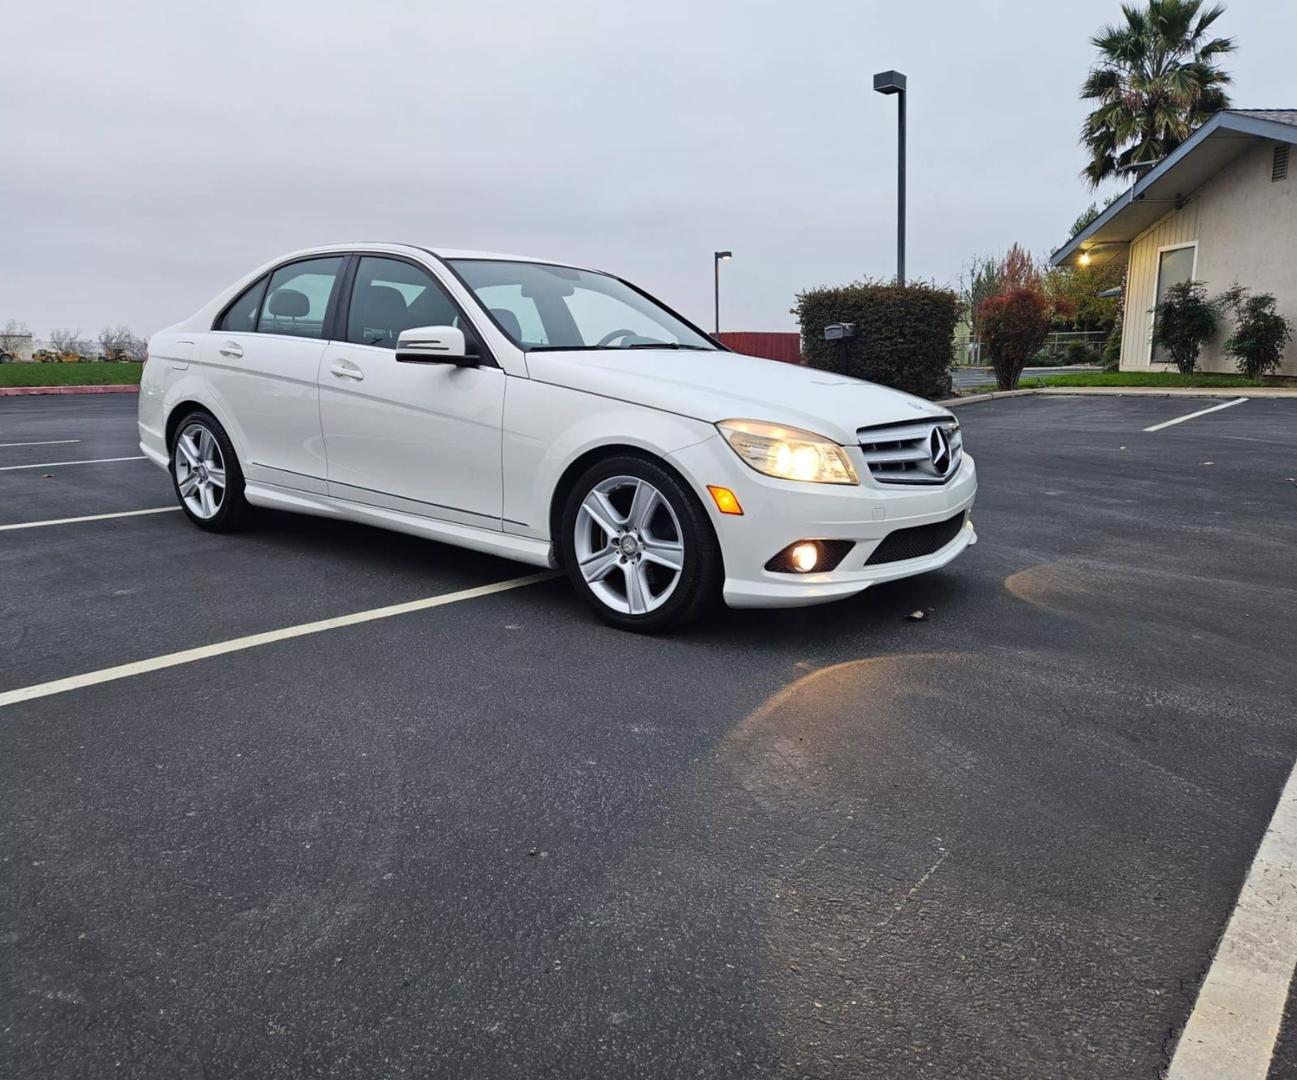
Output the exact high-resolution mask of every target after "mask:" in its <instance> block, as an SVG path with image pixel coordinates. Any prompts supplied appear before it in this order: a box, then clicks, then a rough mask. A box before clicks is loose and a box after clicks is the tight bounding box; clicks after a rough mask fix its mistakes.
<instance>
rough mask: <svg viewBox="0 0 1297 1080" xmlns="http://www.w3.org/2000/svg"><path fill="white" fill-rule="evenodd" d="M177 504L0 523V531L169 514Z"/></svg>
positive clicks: (175, 508) (177, 508) (176, 508)
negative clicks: (112, 512)
mask: <svg viewBox="0 0 1297 1080" xmlns="http://www.w3.org/2000/svg"><path fill="white" fill-rule="evenodd" d="M179 509H180V507H178V506H155V507H154V508H153V509H152V510H120V511H118V512H117V513H115V514H87V515H86V516H85V517H71V518H53V519H51V520H50V521H21V522H19V523H18V524H16V525H0V532H9V531H10V530H11V529H43V528H45V526H46V525H76V524H78V523H79V522H82V521H109V520H111V519H112V518H127V517H142V516H143V515H145V514H170V513H171V512H172V511H174V510H179Z"/></svg>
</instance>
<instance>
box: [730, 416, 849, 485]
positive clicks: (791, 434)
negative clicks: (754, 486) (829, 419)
mask: <svg viewBox="0 0 1297 1080" xmlns="http://www.w3.org/2000/svg"><path fill="white" fill-rule="evenodd" d="M716 426H717V427H718V428H720V432H721V434H722V435H724V436H725V440H726V442H728V443H729V444H730V446H731V447H732V448H733V449H734V452H735V453H736V454H738V456H739V457H741V458H742V459H743V460H744V461H745V462H747V464H748V465H750V466H751V467H752V468H754V469H756V471H757V472H759V473H765V474H766V475H767V476H774V477H777V478H778V479H780V480H806V481H808V482H810V483H813V484H858V483H860V479H859V477H857V476H856V470H855V469H853V468H852V467H851V461H850V459H849V458H848V457H847V454H846V451H845V450H843V449H842V447H840V446H839V445H838V444H837V443H835V442H833V441H832V440H831V439H826V438H824V436H822V435H816V434H814V433H813V432H810V431H799V430H798V429H797V428H786V427H780V426H779V425H778V424H766V423H763V422H762V421H760V420H722V421H721V422H720V423H719V424H717V425H716Z"/></svg>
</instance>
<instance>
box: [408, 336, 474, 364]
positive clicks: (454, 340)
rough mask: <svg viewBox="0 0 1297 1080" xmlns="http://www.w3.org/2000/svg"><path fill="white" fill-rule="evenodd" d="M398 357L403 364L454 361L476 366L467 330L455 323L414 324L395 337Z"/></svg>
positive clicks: (451, 362) (454, 362)
mask: <svg viewBox="0 0 1297 1080" xmlns="http://www.w3.org/2000/svg"><path fill="white" fill-rule="evenodd" d="M396 360H397V363H400V364H454V365H455V366H456V367H477V366H478V364H479V363H480V362H481V361H480V359H479V358H478V357H477V356H470V355H469V352H468V343H467V342H466V341H465V339H464V331H463V330H459V329H457V328H456V327H453V326H413V327H411V328H410V329H409V330H402V331H401V333H400V336H399V337H397V339H396Z"/></svg>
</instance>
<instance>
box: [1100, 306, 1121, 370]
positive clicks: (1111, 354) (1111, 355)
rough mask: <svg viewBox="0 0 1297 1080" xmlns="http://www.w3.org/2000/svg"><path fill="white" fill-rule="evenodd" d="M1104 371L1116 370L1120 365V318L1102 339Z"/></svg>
mask: <svg viewBox="0 0 1297 1080" xmlns="http://www.w3.org/2000/svg"><path fill="white" fill-rule="evenodd" d="M1101 359H1102V361H1103V370H1104V371H1117V370H1118V369H1119V368H1120V367H1121V320H1120V319H1118V320H1117V321H1116V322H1115V323H1113V325H1112V329H1111V330H1109V331H1108V336H1107V337H1106V338H1104V339H1103V353H1102V356H1101Z"/></svg>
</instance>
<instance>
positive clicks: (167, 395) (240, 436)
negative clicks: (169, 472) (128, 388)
mask: <svg viewBox="0 0 1297 1080" xmlns="http://www.w3.org/2000/svg"><path fill="white" fill-rule="evenodd" d="M169 374H170V376H171V377H170V378H168V380H167V383H166V390H165V391H164V392H163V395H162V423H163V431H164V432H165V430H166V424H167V423H169V422H170V420H171V417H172V415H173V414H174V413H175V411H176V408H177V406H180V405H184V404H185V403H186V402H192V403H193V404H195V405H201V406H202V407H203V408H204V409H206V410H207V411H208V412H209V413H211V414H212V415H213V416H214V417H216V419H217V422H218V423H219V424H220V425H221V427H223V428H224V429H225V432H226V434H227V435H229V437H230V442H232V443H233V444H234V452H235V453H236V454H237V455H238V458H239V462H240V464H242V465H243V466H245V467H246V466H247V462H248V449H247V448H248V440H247V436H246V435H245V433H244V431H243V428H242V426H241V425H240V424H239V422H238V420H237V418H236V416H235V413H234V410H232V409H231V408H229V407H228V405H227V403H226V402H225V401H224V399H223V398H222V397H221V396H220V395H219V394H218V393H217V392H216V391H215V390H214V389H213V388H212V385H211V383H210V382H208V381H207V380H206V379H205V378H203V375H202V365H201V364H198V365H196V370H194V369H191V368H189V367H188V366H187V367H186V368H185V370H183V371H180V370H175V369H174V368H173V369H172V370H171V372H169ZM166 452H167V453H168V455H169V454H170V447H167V448H166Z"/></svg>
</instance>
